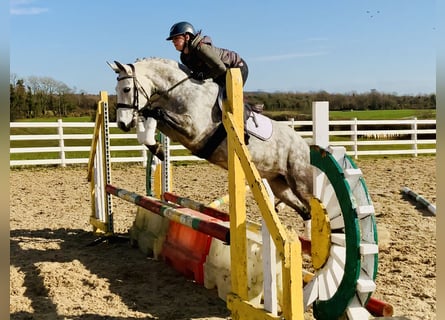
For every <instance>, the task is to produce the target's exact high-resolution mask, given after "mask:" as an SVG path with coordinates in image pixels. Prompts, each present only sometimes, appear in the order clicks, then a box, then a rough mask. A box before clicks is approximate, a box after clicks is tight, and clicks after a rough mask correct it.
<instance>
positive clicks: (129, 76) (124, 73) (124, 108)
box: [107, 61, 148, 131]
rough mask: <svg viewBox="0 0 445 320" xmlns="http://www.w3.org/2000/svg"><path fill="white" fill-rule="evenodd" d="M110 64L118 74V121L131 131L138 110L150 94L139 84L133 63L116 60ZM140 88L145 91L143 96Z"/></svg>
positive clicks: (118, 123) (121, 126)
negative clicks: (140, 93)
mask: <svg viewBox="0 0 445 320" xmlns="http://www.w3.org/2000/svg"><path fill="white" fill-rule="evenodd" d="M107 63H108V62H107ZM108 65H109V66H110V67H111V68H112V69H113V70H114V71H115V72H116V73H117V74H118V77H117V85H116V94H117V105H116V122H117V125H118V127H119V128H120V129H122V130H123V131H130V129H131V128H133V127H134V126H135V125H136V117H137V114H138V111H139V109H140V108H141V106H144V105H145V104H146V103H147V101H148V96H147V94H146V93H145V90H144V89H143V88H142V87H141V86H140V84H138V81H137V79H136V73H135V68H134V66H133V65H132V64H121V63H119V62H118V61H114V64H113V63H108ZM139 90H142V92H143V94H142V95H141V96H140V95H139Z"/></svg>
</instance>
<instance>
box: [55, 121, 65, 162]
mask: <svg viewBox="0 0 445 320" xmlns="http://www.w3.org/2000/svg"><path fill="white" fill-rule="evenodd" d="M57 124H58V126H57V134H58V135H59V148H60V152H59V157H60V161H61V165H62V167H66V161H65V142H64V141H63V123H62V119H58V120H57Z"/></svg>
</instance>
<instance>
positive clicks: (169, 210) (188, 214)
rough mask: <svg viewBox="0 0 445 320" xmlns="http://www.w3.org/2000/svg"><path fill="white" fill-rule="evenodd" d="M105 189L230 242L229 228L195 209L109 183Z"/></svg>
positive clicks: (156, 212)
mask: <svg viewBox="0 0 445 320" xmlns="http://www.w3.org/2000/svg"><path fill="white" fill-rule="evenodd" d="M105 190H106V192H107V194H112V195H114V196H116V197H118V198H120V199H123V200H126V201H128V202H131V203H133V204H135V205H137V206H139V207H142V208H144V209H147V210H149V211H151V212H153V213H155V214H158V215H161V216H163V217H165V218H167V219H169V220H172V221H175V222H178V223H180V224H183V225H186V226H188V227H190V228H192V229H194V230H197V231H200V232H202V233H205V234H207V235H209V236H211V237H213V238H216V239H218V240H221V241H223V242H225V243H230V229H229V228H227V227H226V226H224V225H222V224H219V223H218V222H216V221H213V220H212V219H211V218H203V217H202V216H204V215H199V214H197V211H196V210H193V209H190V208H187V207H184V208H175V207H174V206H172V205H169V204H168V203H166V202H161V201H160V200H159V199H157V198H154V197H150V196H142V195H139V194H137V193H134V192H131V191H128V190H125V189H122V188H117V187H115V186H112V185H110V184H108V185H106V188H105ZM198 213H199V212H198ZM205 217H207V216H205ZM215 220H216V219H215Z"/></svg>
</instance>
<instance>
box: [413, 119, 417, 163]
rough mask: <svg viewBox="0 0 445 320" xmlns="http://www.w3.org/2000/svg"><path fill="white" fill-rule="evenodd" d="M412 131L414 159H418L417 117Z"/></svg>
mask: <svg viewBox="0 0 445 320" xmlns="http://www.w3.org/2000/svg"><path fill="white" fill-rule="evenodd" d="M411 130H413V133H411V140H412V141H413V145H412V149H413V150H414V154H413V155H414V157H417V143H418V141H417V117H414V118H413V123H412V124H411Z"/></svg>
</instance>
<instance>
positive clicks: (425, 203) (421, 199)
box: [401, 187, 436, 215]
mask: <svg viewBox="0 0 445 320" xmlns="http://www.w3.org/2000/svg"><path fill="white" fill-rule="evenodd" d="M401 191H402V192H403V193H404V194H406V195H408V196H409V197H411V198H412V199H414V200H416V201H417V202H418V203H420V204H421V205H422V206H423V207H425V208H426V209H428V211H429V212H431V213H432V214H434V215H436V206H435V205H432V204H431V203H429V202H428V201H427V200H426V199H425V198H424V197H422V196H421V195H419V194H417V193H415V192H414V191H412V190H411V189H410V188H408V187H403V188H402V189H401Z"/></svg>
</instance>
